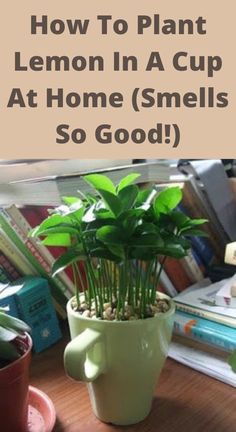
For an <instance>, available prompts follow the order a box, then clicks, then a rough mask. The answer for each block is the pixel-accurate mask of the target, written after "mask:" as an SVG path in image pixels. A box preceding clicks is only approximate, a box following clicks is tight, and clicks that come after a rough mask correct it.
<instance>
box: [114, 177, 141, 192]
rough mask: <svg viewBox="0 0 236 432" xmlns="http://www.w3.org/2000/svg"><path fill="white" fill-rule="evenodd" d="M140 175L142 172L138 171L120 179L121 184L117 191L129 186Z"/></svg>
mask: <svg viewBox="0 0 236 432" xmlns="http://www.w3.org/2000/svg"><path fill="white" fill-rule="evenodd" d="M140 175H141V174H138V173H133V174H128V175H127V176H126V177H124V178H123V179H122V180H121V181H120V183H119V185H118V186H117V192H120V191H121V190H122V189H124V188H125V187H126V186H129V185H130V184H132V183H133V182H134V181H135V180H136V179H137V178H139V177H140Z"/></svg>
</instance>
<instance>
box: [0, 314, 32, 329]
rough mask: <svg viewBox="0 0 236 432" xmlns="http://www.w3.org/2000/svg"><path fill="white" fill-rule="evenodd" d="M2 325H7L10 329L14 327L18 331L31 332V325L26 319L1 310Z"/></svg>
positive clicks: (0, 319)
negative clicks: (23, 319)
mask: <svg viewBox="0 0 236 432" xmlns="http://www.w3.org/2000/svg"><path fill="white" fill-rule="evenodd" d="M0 326H3V327H7V328H8V330H10V329H12V330H14V331H16V332H17V333H25V332H30V327H29V326H28V325H27V324H26V323H25V322H24V321H22V320H20V319H19V318H15V317H12V316H11V315H7V314H6V313H4V312H0Z"/></svg>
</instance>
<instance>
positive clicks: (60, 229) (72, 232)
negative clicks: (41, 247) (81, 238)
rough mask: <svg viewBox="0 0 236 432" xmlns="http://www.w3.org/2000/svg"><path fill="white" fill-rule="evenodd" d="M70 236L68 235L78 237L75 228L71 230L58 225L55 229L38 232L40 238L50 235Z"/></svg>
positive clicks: (69, 227)
mask: <svg viewBox="0 0 236 432" xmlns="http://www.w3.org/2000/svg"><path fill="white" fill-rule="evenodd" d="M62 233H65V234H70V235H78V234H79V231H78V230H77V229H76V228H73V227H71V226H62V225H58V226H56V227H53V228H47V229H45V230H44V231H42V232H40V234H39V235H40V237H41V236H48V235H50V234H62Z"/></svg>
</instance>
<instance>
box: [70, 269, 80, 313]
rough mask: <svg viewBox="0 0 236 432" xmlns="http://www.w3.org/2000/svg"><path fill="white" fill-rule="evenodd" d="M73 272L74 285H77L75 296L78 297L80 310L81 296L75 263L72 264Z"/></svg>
mask: <svg viewBox="0 0 236 432" xmlns="http://www.w3.org/2000/svg"><path fill="white" fill-rule="evenodd" d="M72 271H73V279H74V284H75V296H76V301H77V306H78V308H79V307H80V296H79V290H78V283H77V275H76V264H75V263H72Z"/></svg>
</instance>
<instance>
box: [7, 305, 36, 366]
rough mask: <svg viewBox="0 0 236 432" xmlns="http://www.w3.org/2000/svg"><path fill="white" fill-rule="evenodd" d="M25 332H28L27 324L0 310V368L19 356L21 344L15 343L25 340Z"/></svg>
mask: <svg viewBox="0 0 236 432" xmlns="http://www.w3.org/2000/svg"><path fill="white" fill-rule="evenodd" d="M25 332H30V328H29V326H28V325H27V324H25V323H24V322H23V321H21V320H19V319H18V318H14V317H12V316H10V315H7V313H6V309H3V308H0V367H2V366H5V365H6V364H7V363H9V362H12V361H14V360H16V359H17V358H19V357H20V356H21V354H22V353H21V349H20V346H21V344H19V343H18V344H17V343H16V342H17V341H18V342H20V340H23V339H24V338H25Z"/></svg>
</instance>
